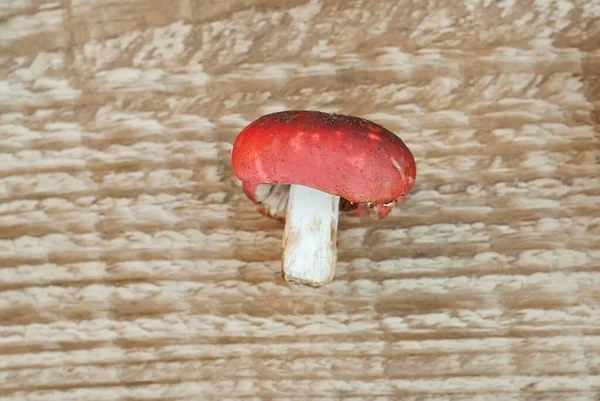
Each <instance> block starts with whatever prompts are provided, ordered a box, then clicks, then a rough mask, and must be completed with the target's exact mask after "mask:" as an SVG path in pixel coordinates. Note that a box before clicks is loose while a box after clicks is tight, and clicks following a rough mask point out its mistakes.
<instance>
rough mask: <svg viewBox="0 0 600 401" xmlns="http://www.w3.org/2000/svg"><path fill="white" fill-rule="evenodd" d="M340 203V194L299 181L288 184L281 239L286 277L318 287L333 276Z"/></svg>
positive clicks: (292, 280)
mask: <svg viewBox="0 0 600 401" xmlns="http://www.w3.org/2000/svg"><path fill="white" fill-rule="evenodd" d="M339 204H340V197H339V196H335V195H330V194H328V193H325V192H322V191H318V190H316V189H312V188H308V187H305V186H302V185H292V186H291V187H290V192H289V198H288V205H287V215H286V221H285V228H284V230H283V240H282V248H283V249H282V250H283V277H284V278H285V279H286V280H287V281H290V282H298V283H302V284H304V285H308V286H311V287H319V286H322V285H323V284H326V283H328V282H330V281H331V280H332V279H333V276H334V274H335V264H336V261H337V229H338V214H339Z"/></svg>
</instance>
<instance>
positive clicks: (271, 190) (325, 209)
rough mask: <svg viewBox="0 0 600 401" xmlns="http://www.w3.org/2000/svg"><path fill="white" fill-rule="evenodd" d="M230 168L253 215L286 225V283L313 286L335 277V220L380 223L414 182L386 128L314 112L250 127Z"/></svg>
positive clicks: (403, 150) (404, 152)
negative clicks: (356, 218)
mask: <svg viewBox="0 0 600 401" xmlns="http://www.w3.org/2000/svg"><path fill="white" fill-rule="evenodd" d="M231 163H232V167H233V172H234V174H235V175H236V176H237V177H238V178H239V179H240V180H241V181H242V188H243V190H244V192H245V194H246V195H247V196H248V198H250V199H251V200H252V201H253V202H255V203H256V204H257V205H258V210H259V211H260V212H261V213H262V214H263V215H265V216H269V217H272V218H275V219H278V220H280V221H282V222H285V227H284V231H283V238H282V253H283V256H282V259H283V269H282V270H283V277H284V279H285V280H286V281H288V282H296V283H302V284H304V285H308V286H311V287H320V286H322V285H324V284H326V283H328V282H330V281H331V280H332V279H333V276H334V273H335V264H336V260H337V230H338V216H339V214H340V213H346V214H349V215H352V216H360V215H363V214H366V213H370V215H371V216H372V217H374V218H375V219H382V218H384V217H386V216H387V215H388V214H389V213H390V211H391V208H392V207H394V206H395V205H397V204H399V203H400V202H402V200H404V198H405V197H406V195H407V193H408V192H409V191H410V190H411V188H412V186H413V184H414V182H415V178H416V165H415V160H414V158H413V155H412V154H411V152H410V150H409V149H408V147H407V146H406V145H405V144H404V142H402V140H401V139H400V138H398V137H397V136H396V135H394V134H393V133H391V132H390V131H388V130H387V129H385V128H383V127H382V126H380V125H378V124H375V123H373V122H371V121H368V120H365V119H362V118H359V117H354V116H347V115H341V114H329V113H324V112H320V111H312V110H288V111H281V112H277V113H272V114H267V115H264V116H262V117H260V118H258V119H257V120H255V121H253V122H252V123H250V124H249V125H248V126H246V127H245V128H244V129H243V130H242V131H241V132H240V133H239V135H238V136H237V138H236V140H235V142H234V144H233V149H232V153H231Z"/></svg>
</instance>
